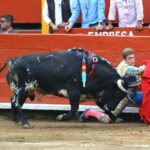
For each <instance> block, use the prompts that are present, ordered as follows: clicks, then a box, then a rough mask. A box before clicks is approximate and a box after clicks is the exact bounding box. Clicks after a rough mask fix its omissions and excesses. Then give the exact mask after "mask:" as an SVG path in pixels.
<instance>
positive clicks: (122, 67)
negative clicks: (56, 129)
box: [80, 48, 145, 123]
mask: <svg viewBox="0 0 150 150" xmlns="http://www.w3.org/2000/svg"><path fill="white" fill-rule="evenodd" d="M122 57H123V60H122V61H121V63H120V64H119V65H118V67H117V72H118V73H119V74H120V76H121V77H122V78H123V80H124V81H126V83H128V85H129V88H128V91H130V92H131V94H129V95H128V96H127V97H125V98H124V99H123V100H121V101H120V103H119V104H118V105H117V107H116V108H115V110H114V111H112V112H111V113H112V114H111V115H113V116H114V118H117V117H118V115H119V114H120V113H121V112H122V111H123V109H124V108H125V107H126V105H127V103H128V100H129V101H131V102H132V103H135V104H140V103H141V101H142V98H143V93H142V92H137V88H138V86H139V85H140V83H141V78H140V76H139V75H140V74H141V73H143V71H144V70H145V65H143V66H140V67H135V66H134V63H135V55H134V50H133V49H131V48H125V49H124V50H123V51H122ZM90 116H92V117H94V118H96V119H98V121H100V122H103V123H110V122H111V121H112V120H111V118H110V117H109V116H108V115H107V114H105V113H103V112H100V111H94V110H90V109H88V110H86V111H85V112H83V113H82V114H81V116H80V121H81V122H84V121H86V119H88V118H89V117H90Z"/></svg>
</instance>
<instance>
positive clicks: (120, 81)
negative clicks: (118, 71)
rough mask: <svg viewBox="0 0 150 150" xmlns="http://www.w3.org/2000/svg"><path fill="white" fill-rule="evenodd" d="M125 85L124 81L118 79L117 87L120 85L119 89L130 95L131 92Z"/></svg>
mask: <svg viewBox="0 0 150 150" xmlns="http://www.w3.org/2000/svg"><path fill="white" fill-rule="evenodd" d="M123 84H124V81H123V80H121V79H118V80H117V85H118V87H119V89H120V90H121V91H123V92H125V93H128V94H129V93H130V92H129V91H127V90H126V89H125V88H124V87H123V86H122V85H123Z"/></svg>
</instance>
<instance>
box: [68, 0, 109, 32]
mask: <svg viewBox="0 0 150 150" xmlns="http://www.w3.org/2000/svg"><path fill="white" fill-rule="evenodd" d="M77 5H78V6H77V8H78V11H81V13H82V15H81V16H82V21H81V27H82V28H95V27H96V29H97V30H103V28H104V27H105V26H106V25H105V0H77ZM78 15H79V13H78ZM78 17H79V16H78ZM78 17H76V18H78ZM71 28H72V26H70V25H68V26H66V27H65V29H66V31H69V30H70V29H71Z"/></svg>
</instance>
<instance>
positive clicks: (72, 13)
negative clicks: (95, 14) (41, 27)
mask: <svg viewBox="0 0 150 150" xmlns="http://www.w3.org/2000/svg"><path fill="white" fill-rule="evenodd" d="M76 3H77V2H76V0H45V3H44V8H43V18H44V21H45V22H46V23H47V24H48V25H49V26H50V32H53V31H56V30H58V28H60V27H63V28H64V27H65V26H66V25H68V24H69V23H70V25H73V24H74V23H75V21H74V20H77V18H76V17H78V16H79V14H76V13H80V12H79V11H77V8H76V7H77V4H76Z"/></svg>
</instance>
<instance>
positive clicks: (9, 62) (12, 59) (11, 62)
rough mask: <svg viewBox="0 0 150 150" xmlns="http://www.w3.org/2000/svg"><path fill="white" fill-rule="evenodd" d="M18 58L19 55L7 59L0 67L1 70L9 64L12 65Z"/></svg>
mask: <svg viewBox="0 0 150 150" xmlns="http://www.w3.org/2000/svg"><path fill="white" fill-rule="evenodd" d="M17 58H18V57H14V58H11V59H8V60H7V61H5V62H4V63H3V66H2V67H1V68H0V72H2V71H3V70H4V69H5V68H6V66H7V65H9V66H11V65H12V64H13V63H14V62H15V60H16V59H17Z"/></svg>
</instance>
